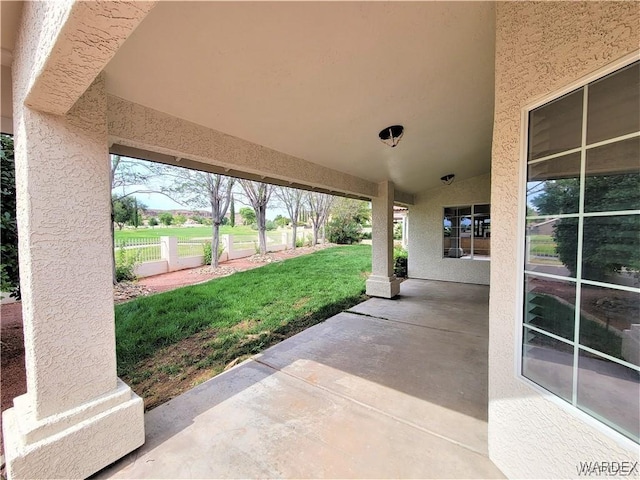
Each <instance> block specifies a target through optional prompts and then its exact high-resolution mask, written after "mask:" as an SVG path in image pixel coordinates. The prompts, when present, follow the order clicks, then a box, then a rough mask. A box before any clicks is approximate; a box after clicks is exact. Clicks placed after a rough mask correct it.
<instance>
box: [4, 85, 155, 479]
mask: <svg viewBox="0 0 640 480" xmlns="http://www.w3.org/2000/svg"><path fill="white" fill-rule="evenodd" d="M17 91H18V93H17V94H15V93H14V95H15V97H16V98H15V101H14V105H16V115H15V116H14V121H15V122H16V129H15V131H16V187H17V204H18V209H17V211H18V229H19V230H18V233H19V242H20V243H19V248H20V284H21V289H22V310H23V322H24V342H25V363H26V376H27V393H26V394H24V395H21V396H19V397H17V398H16V399H14V407H13V408H10V409H8V410H6V411H5V412H4V414H3V433H4V444H5V454H6V465H7V474H8V477H9V478H10V479H18V478H84V477H87V476H89V475H91V474H93V473H95V472H96V471H98V470H100V469H101V468H103V467H105V466H107V465H109V464H110V463H112V462H114V461H115V460H117V459H119V458H120V457H122V456H124V455H126V454H127V453H129V452H130V451H132V450H134V449H135V448H137V447H139V446H140V445H142V444H143V443H144V416H143V412H144V407H143V402H142V399H141V398H140V397H138V396H137V395H136V394H134V393H133V392H132V391H131V389H130V388H129V387H128V386H127V385H126V384H124V383H123V382H122V381H120V380H119V379H118V378H117V376H116V354H115V328H114V307H113V286H112V266H111V258H112V257H111V256H112V250H113V245H112V243H111V234H110V228H111V225H110V222H111V220H110V198H111V192H110V182H109V178H110V164H109V152H108V149H107V120H106V111H107V105H106V93H105V88H104V78H103V77H99V78H98V79H97V80H96V81H95V82H94V83H93V84H92V86H91V87H89V89H88V90H87V91H86V92H85V94H84V95H83V96H82V97H81V98H80V100H78V102H77V103H76V104H75V105H74V107H73V108H72V109H71V110H70V111H69V113H68V114H67V115H65V116H60V117H59V116H55V115H50V114H43V113H40V112H36V111H34V110H31V109H29V108H28V107H25V106H24V98H23V97H21V93H23V91H22V92H21V89H20V88H18V89H17ZM78 222H80V223H81V224H82V228H78ZM70 239H73V241H71V240H70Z"/></svg>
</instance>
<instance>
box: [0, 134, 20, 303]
mask: <svg viewBox="0 0 640 480" xmlns="http://www.w3.org/2000/svg"><path fill="white" fill-rule="evenodd" d="M0 141H1V142H2V151H1V152H0V159H1V160H2V161H1V162H0V164H1V165H2V170H1V172H0V174H1V176H2V185H1V188H2V196H1V200H0V202H1V205H2V214H1V215H0V232H1V239H2V241H1V242H0V260H1V261H0V290H2V291H3V292H8V293H10V294H11V296H12V297H15V298H20V270H19V266H18V224H17V222H16V177H15V160H14V154H13V137H11V136H9V135H1V136H0Z"/></svg>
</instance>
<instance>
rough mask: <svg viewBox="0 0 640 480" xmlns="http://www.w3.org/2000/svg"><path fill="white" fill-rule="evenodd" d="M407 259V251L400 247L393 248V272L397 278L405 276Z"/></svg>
mask: <svg viewBox="0 0 640 480" xmlns="http://www.w3.org/2000/svg"><path fill="white" fill-rule="evenodd" d="M408 259H409V254H408V252H407V251H406V250H405V249H404V248H402V247H395V248H394V249H393V273H395V275H396V277H398V278H406V277H407V262H408Z"/></svg>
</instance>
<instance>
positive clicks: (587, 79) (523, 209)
mask: <svg viewBox="0 0 640 480" xmlns="http://www.w3.org/2000/svg"><path fill="white" fill-rule="evenodd" d="M637 61H640V50H638V51H635V52H633V53H630V54H628V55H625V56H624V57H622V58H620V59H618V60H617V61H615V62H612V63H610V64H608V65H606V66H604V67H602V68H600V69H598V70H596V71H594V72H592V73H590V74H588V75H586V76H584V77H582V78H580V79H578V80H576V81H574V82H572V83H570V84H568V85H565V86H564V87H562V88H559V89H557V90H555V91H553V92H551V93H548V94H546V95H544V96H541V97H539V98H537V99H536V100H533V101H532V102H530V103H528V104H526V105H525V106H524V107H522V109H521V113H520V119H521V121H520V151H519V156H518V158H519V163H518V169H519V170H518V180H519V185H518V217H517V228H518V231H517V232H518V233H517V235H516V241H517V251H516V257H517V258H516V261H517V265H518V266H517V278H516V282H515V285H514V288H515V289H516V290H515V296H514V297H515V299H516V301H515V305H514V308H515V312H514V323H513V328H514V329H515V331H514V342H515V344H514V345H513V348H514V350H513V351H514V352H515V356H514V362H513V368H514V374H515V378H516V379H517V380H518V381H519V382H520V383H522V384H524V385H526V386H528V387H529V388H531V389H533V390H535V391H537V392H538V393H539V394H540V395H541V396H542V397H543V398H545V399H546V400H549V401H550V402H552V403H553V404H555V405H557V406H558V407H560V408H561V409H562V410H564V411H566V412H567V413H569V414H571V415H572V416H574V417H577V418H578V419H580V420H581V421H583V422H584V423H586V424H588V425H590V426H591V427H593V428H595V429H596V430H598V431H600V432H602V433H604V434H606V435H607V436H609V437H611V438H612V439H613V440H615V441H616V442H617V443H620V444H622V445H624V446H625V447H626V448H634V449H637V448H638V445H639V443H638V442H636V441H635V440H633V439H631V438H629V437H628V436H626V435H624V434H622V433H620V432H619V431H617V430H616V429H614V428H613V427H611V426H609V425H607V424H606V423H605V422H603V421H601V420H599V419H598V418H596V417H595V416H593V415H591V414H589V413H587V412H585V411H584V410H581V409H580V408H578V407H577V406H576V405H574V404H573V403H570V402H568V401H566V400H564V399H563V398H561V397H560V396H559V395H557V394H555V393H553V392H551V391H549V390H547V389H546V388H544V387H543V386H541V385H539V384H538V383H536V382H534V381H533V380H530V379H529V378H527V377H525V376H524V375H523V373H522V371H523V370H522V367H523V353H524V345H523V336H524V333H523V332H524V325H525V318H524V308H523V307H524V301H525V297H524V283H525V259H526V253H527V252H526V248H525V238H526V222H527V219H526V217H527V173H528V165H529V114H530V112H531V111H532V110H535V109H537V108H539V107H541V106H543V105H546V104H548V103H550V102H552V101H554V100H557V99H559V98H561V97H563V96H565V95H567V94H569V93H571V92H574V91H575V90H577V89H580V88H583V87H585V86H586V85H588V84H590V83H593V82H595V81H597V80H600V79H602V78H603V77H605V76H607V75H609V74H612V73H615V72H616V71H618V70H621V69H623V68H625V67H627V66H629V65H631V64H633V63H635V62H637ZM606 143H609V141H604V142H597V143H595V144H594V145H604V144H606ZM590 147H591V148H594V146H593V145H591V146H590ZM582 148H583V147H580V149H582ZM565 153H566V152H565ZM580 218H584V216H581V217H580ZM578 308H579V306H578ZM545 333H546V332H545ZM574 387H575V380H574ZM574 395H575V393H574Z"/></svg>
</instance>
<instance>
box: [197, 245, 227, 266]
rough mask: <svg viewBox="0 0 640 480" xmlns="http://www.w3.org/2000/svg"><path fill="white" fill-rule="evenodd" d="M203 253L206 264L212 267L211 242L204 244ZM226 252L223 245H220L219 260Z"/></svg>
mask: <svg viewBox="0 0 640 480" xmlns="http://www.w3.org/2000/svg"><path fill="white" fill-rule="evenodd" d="M202 251H203V252H204V264H205V265H211V242H205V243H203V244H202ZM222 252H224V245H223V244H222V242H221V243H219V244H218V258H220V256H221V255H222Z"/></svg>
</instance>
